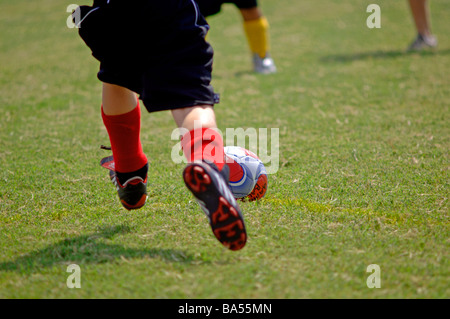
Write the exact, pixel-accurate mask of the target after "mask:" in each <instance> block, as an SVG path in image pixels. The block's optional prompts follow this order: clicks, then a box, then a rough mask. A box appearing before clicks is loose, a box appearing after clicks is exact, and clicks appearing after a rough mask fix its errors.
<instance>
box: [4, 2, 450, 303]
mask: <svg viewBox="0 0 450 319" xmlns="http://www.w3.org/2000/svg"><path fill="white" fill-rule="evenodd" d="M260 2H261V7H262V9H263V11H264V12H265V13H266V16H267V18H268V20H269V22H270V25H271V29H270V32H271V40H272V41H271V45H272V50H271V52H272V56H273V58H274V60H275V62H276V64H277V67H278V73H277V74H273V75H270V76H263V75H256V74H253V73H252V72H251V60H250V55H249V52H248V47H247V43H246V40H245V37H244V34H243V30H242V24H241V22H240V17H239V15H238V12H237V11H236V10H235V8H234V7H232V6H225V7H224V10H223V12H222V13H221V14H220V15H217V16H215V17H212V18H211V19H209V22H210V24H211V31H210V34H209V35H208V40H209V41H210V42H211V43H212V45H213V47H214V49H215V53H216V54H215V61H214V71H213V76H214V80H213V85H214V87H215V89H216V91H217V92H219V93H220V94H221V97H222V99H221V103H220V104H219V105H218V106H217V108H216V113H217V118H218V123H219V127H220V128H221V129H222V130H225V128H238V127H241V128H268V129H272V128H278V129H279V151H280V154H279V159H280V165H279V166H280V167H279V170H278V172H277V173H276V174H271V175H270V176H269V191H268V193H267V196H266V197H265V198H264V199H263V200H261V201H259V202H257V203H248V202H246V203H242V204H241V207H242V209H243V211H244V216H245V219H246V223H247V229H248V232H249V240H248V243H247V246H246V247H245V248H244V249H243V250H242V251H239V252H231V251H228V250H226V249H225V248H223V247H222V246H221V245H220V243H218V242H217V240H216V239H215V238H214V236H213V235H212V232H211V230H210V228H209V226H208V224H207V219H206V217H205V216H204V215H203V213H202V212H201V211H200V210H199V208H198V206H197V204H196V203H195V202H194V201H193V197H192V195H190V194H189V192H188V191H187V189H186V187H185V186H184V184H183V181H182V179H181V172H182V169H183V164H176V163H174V162H172V160H171V157H170V154H171V150H172V147H173V146H174V145H175V143H176V141H173V140H171V139H170V136H171V133H172V131H173V129H174V127H175V124H174V121H173V119H172V118H171V115H170V113H168V112H160V113H155V114H143V122H142V126H143V131H142V141H143V145H144V151H145V152H146V154H147V155H148V157H149V158H150V161H151V162H150V172H149V191H150V193H149V200H148V203H147V205H146V206H145V207H144V208H143V209H141V210H139V211H132V212H128V211H126V210H124V209H123V208H122V207H121V205H120V204H119V202H118V200H117V195H116V194H115V191H114V188H113V187H112V185H111V184H110V182H109V180H108V176H107V172H106V170H104V169H102V168H101V167H100V165H99V160H100V159H101V158H102V157H103V156H107V155H109V153H108V152H106V151H104V150H100V148H99V146H100V145H101V144H108V136H107V134H106V131H105V129H104V128H103V124H102V121H101V117H100V112H99V109H100V103H101V91H100V83H99V82H98V80H97V79H96V72H97V69H98V64H97V62H96V61H95V60H94V59H93V58H92V57H91V56H90V52H89V50H88V48H87V47H86V46H85V45H84V44H83V43H82V41H81V39H79V37H78V35H77V32H76V30H75V29H69V28H67V26H66V19H67V17H68V13H66V6H67V5H68V4H69V3H67V4H63V3H61V1H51V0H42V1H39V3H37V2H30V1H25V0H16V1H14V2H12V1H7V0H0V8H1V9H0V30H2V32H0V168H1V169H0V298H192V299H197V298H278V299H300V298H439V299H446V298H449V297H450V289H449V287H450V285H449V277H450V276H449V275H450V272H449V270H450V269H449V261H448V252H449V215H448V197H449V168H450V165H449V154H448V150H449V147H450V140H449V139H450V130H449V128H450V126H449V118H448V114H450V113H449V106H450V78H449V76H448V70H449V69H450V38H449V37H448V36H447V35H448V34H449V33H450V26H449V24H448V18H449V12H450V3H449V2H448V1H446V0H435V1H432V2H431V13H432V23H433V30H434V32H435V33H436V35H437V36H438V39H439V48H438V49H437V50H435V51H427V52H423V53H412V54H407V53H405V48H406V47H407V45H408V44H409V42H410V41H411V40H412V39H413V38H414V36H415V32H414V28H413V24H412V19H411V16H410V13H409V9H408V7H407V3H406V1H387V0H380V1H378V4H379V5H380V7H381V10H382V11H381V18H382V27H381V29H368V28H367V26H366V19H367V17H368V15H369V14H368V13H366V7H367V6H368V5H369V4H370V3H371V2H369V1H351V0H342V1H339V2H336V1H330V0H324V1H306V2H305V1H289V0H276V1H275V0H262V1H260ZM87 3H89V2H88V1H84V4H87ZM79 4H83V3H79ZM70 264H78V265H79V266H80V268H81V289H69V288H68V287H67V285H66V280H67V278H68V276H69V275H70V273H68V272H67V271H66V270H67V267H68V266H69V265H70ZM371 264H377V265H379V266H380V269H381V277H380V278H381V288H379V289H378V288H374V289H369V288H368V287H367V284H366V280H367V278H368V277H369V275H370V273H368V272H367V267H368V266H369V265H371Z"/></svg>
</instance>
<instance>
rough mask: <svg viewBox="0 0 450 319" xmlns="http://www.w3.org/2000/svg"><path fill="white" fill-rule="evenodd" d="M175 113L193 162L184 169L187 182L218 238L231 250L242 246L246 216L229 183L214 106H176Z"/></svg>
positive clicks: (173, 111) (185, 145)
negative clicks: (180, 107)
mask: <svg viewBox="0 0 450 319" xmlns="http://www.w3.org/2000/svg"><path fill="white" fill-rule="evenodd" d="M172 115H173V117H174V119H175V122H176V123H177V125H178V127H180V128H183V129H184V130H185V134H184V135H183V136H182V140H181V145H182V149H183V152H184V154H185V156H186V158H187V160H188V162H189V164H188V165H187V166H186V168H185V169H184V171H183V179H184V182H185V184H186V186H187V187H188V189H189V190H190V191H191V192H192V194H193V195H194V196H195V198H196V200H197V202H198V203H199V205H200V207H201V208H202V210H203V211H204V212H205V214H206V216H207V217H208V219H209V223H210V226H211V229H212V231H213V233H214V235H215V236H216V238H217V239H218V240H219V241H220V242H221V243H222V244H223V245H224V246H226V247H227V248H229V249H231V250H239V249H242V248H243V247H244V246H245V243H246V241H247V233H246V230H245V224H244V218H243V216H242V212H241V210H240V208H239V205H238V204H237V202H236V199H235V198H234V196H233V194H232V193H231V190H230V188H229V186H228V177H229V176H228V175H229V172H228V166H227V165H226V164H225V163H224V155H223V139H222V136H221V135H220V134H219V133H218V132H217V130H216V128H217V125H216V120H215V115H214V109H213V107H212V106H210V105H199V106H194V107H188V108H182V109H175V110H172Z"/></svg>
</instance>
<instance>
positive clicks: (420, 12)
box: [408, 0, 437, 51]
mask: <svg viewBox="0 0 450 319" xmlns="http://www.w3.org/2000/svg"><path fill="white" fill-rule="evenodd" d="M409 7H410V9H411V12H412V16H413V19H414V24H415V27H416V30H417V37H416V39H415V40H414V41H413V42H412V43H411V45H410V46H409V48H408V50H409V51H416V50H422V49H425V48H433V47H436V46H437V39H436V37H434V36H433V35H432V33H431V23H430V13H429V9H428V2H427V0H409Z"/></svg>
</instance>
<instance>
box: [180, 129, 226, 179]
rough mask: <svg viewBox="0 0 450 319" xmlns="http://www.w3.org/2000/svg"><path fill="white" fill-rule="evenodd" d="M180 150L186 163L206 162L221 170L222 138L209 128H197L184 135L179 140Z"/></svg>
mask: <svg viewBox="0 0 450 319" xmlns="http://www.w3.org/2000/svg"><path fill="white" fill-rule="evenodd" d="M181 148H182V149H183V153H184V155H185V156H186V158H187V160H188V162H190V163H192V162H194V161H197V160H203V159H204V160H208V161H211V162H213V163H214V164H216V166H217V168H218V169H219V171H220V170H222V167H223V165H224V160H223V139H222V136H221V135H220V134H219V133H218V132H217V131H216V130H214V129H211V128H198V129H193V130H192V131H190V132H188V133H186V134H185V135H184V136H183V137H182V138H181Z"/></svg>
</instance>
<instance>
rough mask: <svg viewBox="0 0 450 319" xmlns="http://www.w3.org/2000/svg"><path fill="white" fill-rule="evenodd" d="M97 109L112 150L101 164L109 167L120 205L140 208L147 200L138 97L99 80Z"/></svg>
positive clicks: (145, 166)
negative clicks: (99, 88)
mask: <svg viewBox="0 0 450 319" xmlns="http://www.w3.org/2000/svg"><path fill="white" fill-rule="evenodd" d="M101 111H102V119H103V123H104V125H105V127H106V130H107V131H108V136H109V139H110V142H111V150H112V153H113V156H110V157H106V158H104V159H103V160H102V166H104V167H106V168H108V169H109V170H110V177H111V180H112V181H113V183H114V184H115V186H116V189H117V192H118V195H119V199H120V202H121V203H122V205H123V206H124V207H125V208H126V209H128V210H131V209H138V208H141V207H142V206H144V204H145V202H146V199H147V171H148V161H147V157H146V156H145V154H144V152H143V150H142V145H141V140H140V130H141V110H140V106H139V100H138V99H137V97H136V94H135V93H134V92H132V91H130V90H128V89H126V88H124V87H121V86H118V85H113V84H108V83H103V94H102V110H101Z"/></svg>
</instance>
